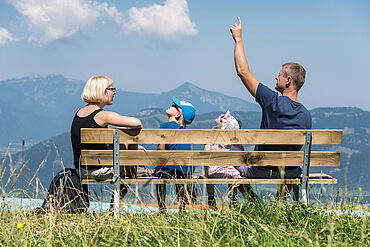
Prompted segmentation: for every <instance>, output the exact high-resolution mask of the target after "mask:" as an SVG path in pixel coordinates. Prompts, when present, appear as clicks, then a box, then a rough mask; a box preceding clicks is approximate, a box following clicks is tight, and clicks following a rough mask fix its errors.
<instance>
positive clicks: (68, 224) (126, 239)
mask: <svg viewBox="0 0 370 247" xmlns="http://www.w3.org/2000/svg"><path fill="white" fill-rule="evenodd" d="M0 218H1V221H0V244H1V245H2V246H37V245H42V246H44V245H48V246H95V245H96V246H113V245H119V246H369V245H370V236H369V232H370V221H369V219H368V217H367V216H366V215H365V216H358V215H356V214H351V213H347V214H340V215H338V214H337V213H335V212H332V211H330V210H328V208H325V207H313V206H309V207H306V206H304V205H301V204H296V205H286V204H283V203H280V202H266V203H262V204H258V203H257V204H253V203H248V204H247V203H245V204H241V205H239V206H237V207H236V208H234V209H230V210H224V211H217V212H213V213H210V212H209V211H206V210H204V211H189V212H185V213H173V214H166V215H156V214H149V213H137V214H123V215H122V216H121V218H120V219H114V218H113V217H112V216H111V215H109V214H108V213H88V214H82V215H71V214H56V213H52V212H51V213H48V214H45V215H37V214H35V213H33V211H22V210H17V211H7V210H5V211H2V212H1V215H0Z"/></svg>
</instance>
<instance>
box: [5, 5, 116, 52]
mask: <svg viewBox="0 0 370 247" xmlns="http://www.w3.org/2000/svg"><path fill="white" fill-rule="evenodd" d="M9 2H10V3H11V4H12V5H13V6H14V7H15V8H16V9H17V10H18V12H19V13H21V14H22V15H23V16H25V17H26V19H27V24H28V28H29V30H28V31H29V32H30V36H29V38H28V41H30V42H34V43H37V44H40V45H41V44H45V43H48V42H51V41H53V40H56V39H60V38H65V37H70V36H72V35H73V34H75V33H76V32H78V31H84V30H88V29H89V28H91V27H92V26H93V24H95V23H96V21H97V20H98V19H99V18H101V17H102V14H105V13H106V14H108V15H113V16H114V18H116V19H117V20H118V16H119V14H118V13H117V12H118V11H117V10H116V8H115V7H109V6H108V4H106V3H104V4H99V3H98V2H96V1H92V0H10V1H9ZM117 20H116V21H117Z"/></svg>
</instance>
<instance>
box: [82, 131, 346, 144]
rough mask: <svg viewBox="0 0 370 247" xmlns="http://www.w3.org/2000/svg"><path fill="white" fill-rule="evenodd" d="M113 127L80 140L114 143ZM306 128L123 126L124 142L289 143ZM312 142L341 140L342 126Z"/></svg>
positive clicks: (302, 140)
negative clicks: (128, 127) (154, 127)
mask: <svg viewBox="0 0 370 247" xmlns="http://www.w3.org/2000/svg"><path fill="white" fill-rule="evenodd" d="M113 131H114V129H113V128H101V129H98V128H96V129H89V128H83V129H81V143H104V144H106V143H108V144H112V143H113ZM306 131H307V130H281V129H279V130H276V129H263V130H261V129H242V130H214V129H183V130H181V131H178V130H174V129H121V132H120V143H121V144H166V143H172V144H205V143H209V144H224V143H228V144H253V145H254V144H271V145H277V144H286V145H303V144H304V143H305V137H306ZM310 131H312V137H313V138H312V144H313V145H317V144H342V135H343V130H334V129H333V130H328V129H325V130H324V129H322V130H320V129H315V130H310Z"/></svg>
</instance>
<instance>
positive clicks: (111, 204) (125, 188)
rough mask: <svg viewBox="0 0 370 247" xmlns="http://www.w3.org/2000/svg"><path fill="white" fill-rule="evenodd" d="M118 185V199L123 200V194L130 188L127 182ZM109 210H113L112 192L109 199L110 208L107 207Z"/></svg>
mask: <svg viewBox="0 0 370 247" xmlns="http://www.w3.org/2000/svg"><path fill="white" fill-rule="evenodd" d="M120 187H121V192H120V193H121V194H120V197H121V198H120V199H122V200H123V198H124V197H125V195H126V194H127V192H128V191H129V190H130V185H128V184H121V185H120ZM109 210H110V211H111V210H114V193H113V194H112V198H111V200H110V208H109Z"/></svg>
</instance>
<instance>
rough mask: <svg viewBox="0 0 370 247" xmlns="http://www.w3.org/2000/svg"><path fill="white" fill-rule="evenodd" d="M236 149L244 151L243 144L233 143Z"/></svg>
mask: <svg viewBox="0 0 370 247" xmlns="http://www.w3.org/2000/svg"><path fill="white" fill-rule="evenodd" d="M233 146H234V147H235V148H236V149H238V150H239V151H244V147H243V145H241V144H235V145H233Z"/></svg>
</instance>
